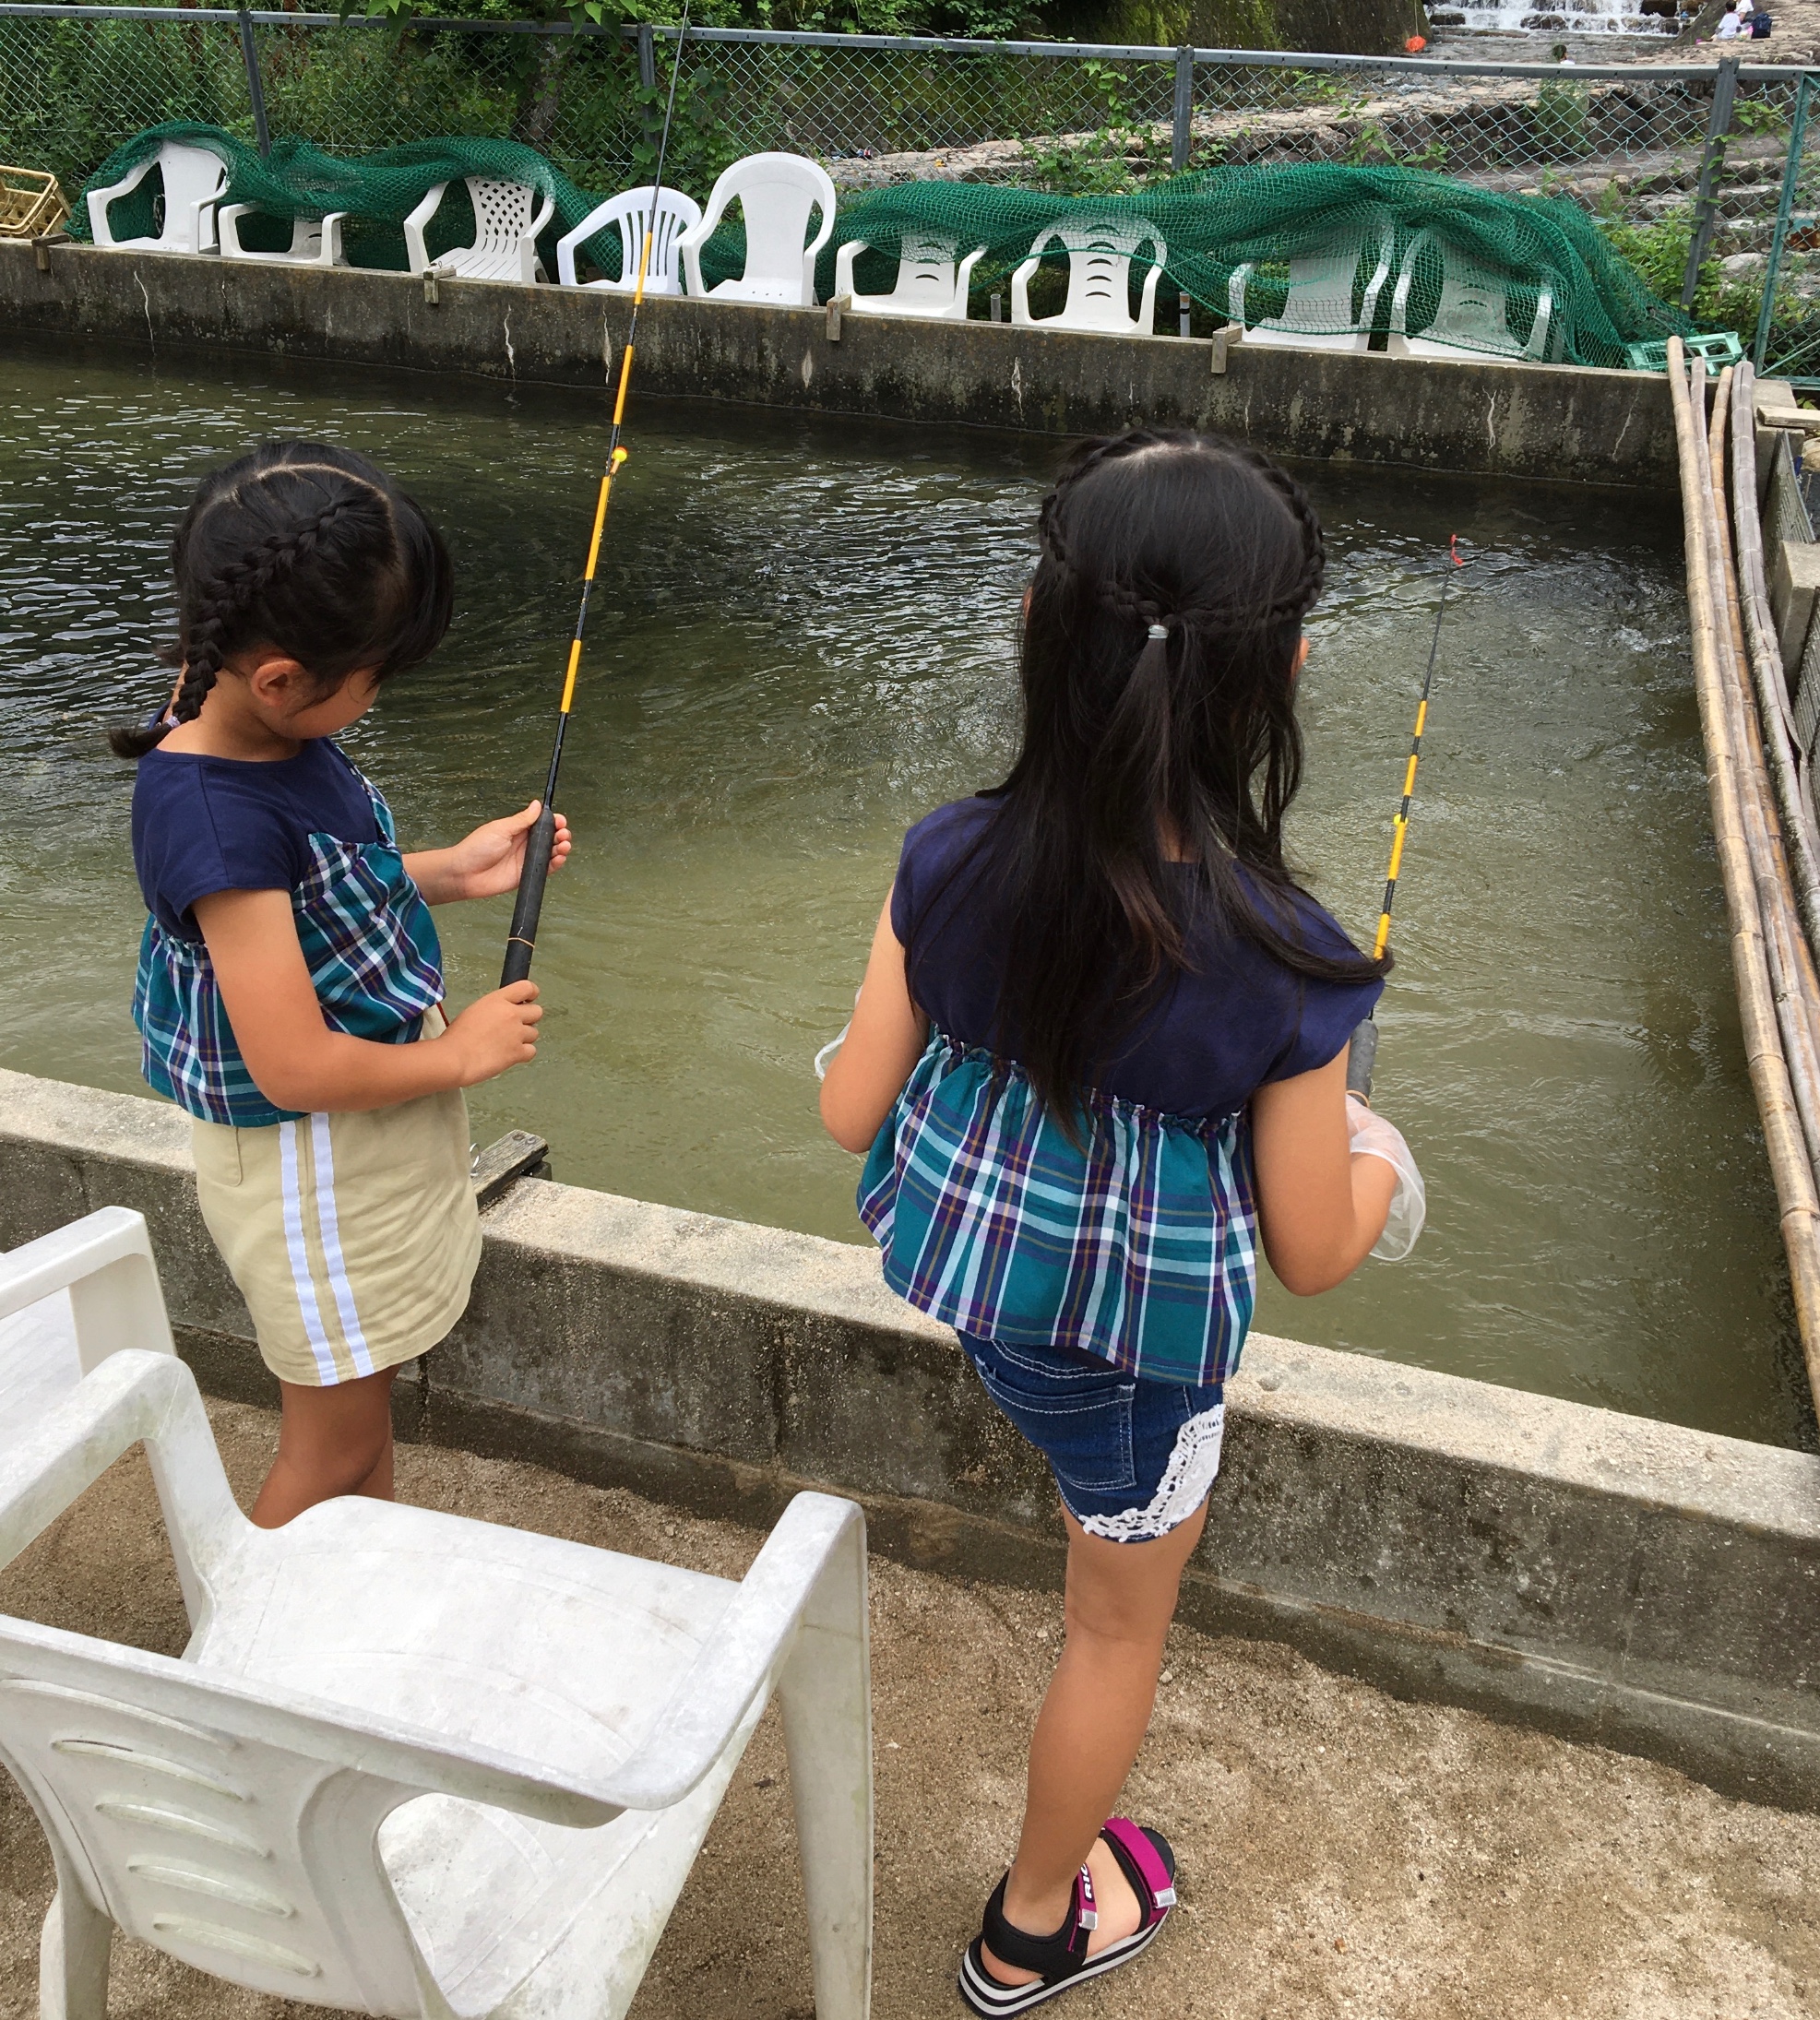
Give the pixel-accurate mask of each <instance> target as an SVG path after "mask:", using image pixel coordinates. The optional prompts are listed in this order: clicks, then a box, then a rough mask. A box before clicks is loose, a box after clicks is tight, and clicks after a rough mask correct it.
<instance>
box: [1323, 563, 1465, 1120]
mask: <svg viewBox="0 0 1820 2020" xmlns="http://www.w3.org/2000/svg"><path fill="white" fill-rule="evenodd" d="M1447 556H1448V559H1449V560H1450V561H1451V562H1452V563H1453V567H1451V568H1449V569H1448V570H1447V572H1446V574H1445V575H1444V576H1442V577H1441V600H1440V602H1439V603H1438V604H1437V605H1436V606H1435V611H1434V636H1433V638H1432V639H1431V640H1430V641H1429V647H1428V671H1426V672H1425V673H1424V674H1423V675H1422V699H1421V700H1420V701H1419V702H1418V703H1417V704H1416V728H1415V734H1414V736H1412V737H1411V738H1410V763H1409V768H1408V769H1407V770H1406V771H1405V772H1404V774H1403V803H1402V805H1401V806H1399V807H1398V809H1397V818H1396V819H1395V820H1394V821H1392V823H1391V824H1390V869H1389V872H1388V873H1387V874H1386V877H1385V881H1384V907H1383V909H1382V910H1381V911H1380V912H1379V913H1378V915H1377V936H1376V938H1375V939H1374V941H1373V942H1372V959H1373V960H1374V961H1375V960H1378V959H1381V958H1382V957H1383V954H1384V950H1385V948H1386V947H1387V946H1388V945H1390V909H1391V907H1392V906H1393V905H1394V904H1395V903H1396V902H1397V878H1398V873H1400V872H1401V870H1402V867H1403V844H1404V842H1405V841H1406V840H1407V839H1408V838H1409V833H1410V805H1411V803H1412V802H1413V801H1414V799H1415V793H1416V766H1418V765H1419V764H1420V763H1421V762H1422V731H1424V730H1425V729H1426V728H1427V727H1428V697H1429V695H1430V694H1431V693H1432V692H1433V687H1434V661H1435V659H1436V656H1437V655H1438V654H1439V652H1440V650H1441V621H1442V619H1443V618H1444V617H1445V616H1446V614H1447V591H1448V590H1449V589H1450V588H1452V587H1453V583H1454V569H1455V568H1464V567H1465V566H1466V561H1465V557H1464V556H1463V555H1462V554H1461V553H1460V537H1459V535H1458V534H1457V533H1449V534H1448V535H1447ZM1376 1063H1377V1019H1376V1016H1375V1014H1374V1015H1373V1016H1369V1017H1367V1018H1366V1019H1365V1021H1364V1022H1363V1023H1362V1024H1361V1025H1360V1026H1359V1027H1358V1028H1357V1029H1356V1030H1355V1031H1354V1032H1353V1034H1352V1042H1351V1044H1350V1046H1349V1047H1348V1048H1347V1053H1346V1085H1347V1087H1348V1089H1349V1090H1350V1092H1351V1093H1354V1094H1360V1095H1362V1096H1363V1097H1364V1098H1365V1099H1366V1100H1368V1101H1369V1100H1370V1099H1371V1098H1372V1068H1373V1067H1374V1065H1375V1064H1376Z"/></svg>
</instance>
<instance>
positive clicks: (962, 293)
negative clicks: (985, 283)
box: [954, 245, 986, 315]
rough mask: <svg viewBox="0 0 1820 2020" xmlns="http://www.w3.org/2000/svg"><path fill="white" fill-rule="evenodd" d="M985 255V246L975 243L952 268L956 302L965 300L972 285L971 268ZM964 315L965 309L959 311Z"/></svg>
mask: <svg viewBox="0 0 1820 2020" xmlns="http://www.w3.org/2000/svg"><path fill="white" fill-rule="evenodd" d="M985 256H986V248H985V247H984V246H983V245H976V246H975V247H974V248H973V250H972V251H971V252H970V253H969V254H968V255H967V257H966V258H965V259H963V260H962V261H961V263H960V265H959V266H958V267H956V268H955V270H954V298H955V300H956V301H957V302H963V303H964V302H965V301H966V300H967V295H968V291H969V289H970V288H971V287H972V285H973V269H974V267H977V266H978V265H979V264H980V262H981V260H982V259H984V258H985ZM961 313H962V314H963V315H965V313H966V311H965V310H964V309H963V310H962V312H961Z"/></svg>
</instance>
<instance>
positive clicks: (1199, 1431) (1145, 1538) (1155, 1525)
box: [1076, 1402, 1226, 1543]
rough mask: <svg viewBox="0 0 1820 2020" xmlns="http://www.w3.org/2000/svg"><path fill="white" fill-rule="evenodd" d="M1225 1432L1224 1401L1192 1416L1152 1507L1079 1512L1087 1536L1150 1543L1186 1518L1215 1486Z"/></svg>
mask: <svg viewBox="0 0 1820 2020" xmlns="http://www.w3.org/2000/svg"><path fill="white" fill-rule="evenodd" d="M1225 1435H1226V1405H1225V1404H1224V1402H1219V1403H1216V1404H1215V1405H1214V1406H1213V1408H1211V1409H1207V1410H1203V1411H1202V1412H1201V1414H1200V1415H1199V1416H1198V1417H1191V1418H1189V1420H1187V1422H1186V1423H1184V1425H1183V1427H1182V1429H1181V1430H1180V1431H1178V1432H1176V1434H1175V1449H1174V1451H1173V1452H1172V1453H1171V1454H1170V1456H1169V1464H1168V1466H1167V1467H1165V1468H1164V1469H1163V1477H1162V1479H1161V1481H1160V1483H1159V1485H1158V1487H1157V1491H1156V1492H1155V1493H1154V1494H1153V1495H1152V1496H1151V1497H1150V1504H1149V1506H1148V1508H1121V1509H1120V1510H1119V1512H1118V1513H1117V1514H1116V1515H1080V1516H1077V1518H1076V1519H1077V1521H1078V1522H1079V1523H1080V1526H1081V1527H1082V1528H1083V1529H1085V1530H1086V1531H1087V1533H1088V1535H1089V1536H1100V1537H1104V1538H1105V1539H1106V1540H1107V1541H1108V1542H1109V1543H1149V1542H1153V1541H1154V1540H1155V1539H1157V1538H1158V1537H1160V1536H1167V1535H1168V1534H1169V1532H1170V1531H1171V1530H1172V1529H1173V1528H1178V1527H1180V1526H1181V1525H1182V1524H1183V1523H1184V1522H1185V1521H1187V1519H1188V1517H1189V1516H1190V1515H1193V1514H1194V1512H1195V1509H1196V1508H1198V1507H1199V1506H1200V1504H1201V1503H1202V1502H1204V1501H1205V1500H1206V1499H1207V1495H1208V1494H1209V1493H1211V1492H1212V1491H1213V1482H1214V1479H1215V1477H1216V1476H1217V1475H1218V1473H1219V1447H1220V1444H1221V1441H1222V1440H1223V1439H1224V1437H1225Z"/></svg>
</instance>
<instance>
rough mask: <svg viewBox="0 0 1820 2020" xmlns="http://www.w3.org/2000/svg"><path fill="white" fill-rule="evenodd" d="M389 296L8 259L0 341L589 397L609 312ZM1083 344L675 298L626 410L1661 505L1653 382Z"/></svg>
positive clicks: (1663, 467)
mask: <svg viewBox="0 0 1820 2020" xmlns="http://www.w3.org/2000/svg"><path fill="white" fill-rule="evenodd" d="M438 292H439V300H438V301H436V302H435V303H430V302H428V301H426V300H425V299H424V291H423V284H422V281H421V280H417V279H411V278H410V276H408V275H404V274H386V273H373V272H366V271H362V270H357V269H338V270H330V271H324V270H321V269H315V268H309V267H269V266H260V265H257V264H252V263H244V262H232V263H224V262H222V261H221V260H219V259H188V258H182V257H175V256H172V255H155V254H153V255H137V254H127V253H108V252H98V251H97V250H95V249H94V248H93V247H92V246H83V245H59V246H56V247H55V248H54V249H53V250H52V251H51V252H50V254H49V255H48V263H47V269H46V270H43V271H41V270H40V268H39V267H38V263H37V260H36V258H35V256H34V254H33V249H32V247H31V246H30V245H29V244H24V243H22V242H15V243H13V244H6V242H0V328H5V329H7V330H11V331H15V332H18V333H19V334H21V335H25V336H30V337H35V338H38V339H49V340H51V341H54V342H55V343H57V344H59V345H67V344H69V343H70V342H71V341H73V340H80V339H100V340H103V341H105V342H108V343H113V344H119V343H125V344H130V345H136V346H141V347H148V348H150V349H152V350H154V351H157V350H161V349H164V348H165V347H167V346H168V347H170V348H172V349H173V350H184V349H187V350H197V349H199V350H205V351H242V352H246V351H250V352H256V353H260V354H266V355H278V356H281V357H288V358H303V359H312V360H317V361H323V362H340V363H350V364H361V365H366V366H372V365H393V366H400V367H404V368H407V369H410V370H415V371H430V372H438V373H460V374H470V375H474V376H479V377H483V378H489V379H494V380H501V379H503V380H506V381H509V382H512V383H515V384H516V383H519V382H523V383H526V384H529V383H537V384H541V385H552V386H586V387H589V388H590V389H593V390H597V391H601V393H603V394H604V392H605V390H606V387H607V382H608V376H609V370H610V368H611V366H612V364H613V361H614V360H615V359H616V358H617V356H618V352H619V348H620V346H621V344H622V343H623V342H624V340H625V326H626V321H627V316H628V313H629V308H628V304H627V303H626V302H625V299H624V298H623V297H620V296H616V295H604V294H596V293H591V292H589V291H586V290H582V289H573V288H549V287H539V288H526V287H516V286H506V285H503V284H499V285H495V284H493V283H478V282H473V281H451V280H445V281H443V282H442V283H441V285H440V288H439V291H438ZM1220 350H1221V351H1222V352H1223V353H1224V355H1225V369H1224V371H1223V373H1221V374H1217V373H1216V371H1215V365H1216V362H1218V361H1217V356H1216V347H1215V345H1214V344H1213V343H1211V342H1207V341H1204V340H1199V339H1180V338H1172V337H1140V338H1117V337H1094V336H1077V335H1066V334H1058V333H1056V332H1054V331H1046V330H1041V329H1013V328H1012V327H1009V326H1008V325H1005V324H993V323H935V322H908V321H901V320H888V319H884V318H879V317H867V316H855V315H848V316H844V317H843V318H841V323H840V336H839V339H838V340H833V341H831V340H830V339H829V337H828V318H827V315H826V314H825V313H824V312H823V311H821V310H819V309H814V310H811V309H771V308H759V307H753V306H749V305H744V304H738V305H735V304H726V303H715V302H710V301H697V300H691V299H684V298H683V297H654V298H653V299H652V300H650V301H648V302H647V303H645V306H644V310H643V316H642V321H641V323H640V326H639V341H638V390H639V391H640V392H644V393H658V394H669V395H684V396H697V397H707V398H717V399H726V400H736V401H743V402H750V403H755V404H759V405H764V406H771V407H784V408H791V409H797V410H819V411H824V412H830V413H841V414H867V415H874V416H884V417H888V418H895V419H899V420H907V421H922V422H965V423H972V424H977V425H981V426H987V427H993V428H1011V429H1023V430H1030V431H1035V432H1039V433H1042V434H1057V435H1079V434H1099V433H1103V432H1106V431H1108V430H1112V429H1117V428H1122V427H1124V425H1125V424H1126V423H1127V422H1131V421H1136V420H1147V421H1150V422H1157V423H1159V424H1170V425H1176V426H1194V427H1208V428H1217V429H1219V430H1221V431H1223V432H1225V433H1227V434H1234V435H1238V436H1242V437H1243V438H1244V439H1246V440H1248V441H1255V442H1256V443H1257V444H1258V446H1261V447H1264V448H1267V449H1269V450H1270V451H1272V452H1273V453H1274V454H1277V455H1282V456H1295V457H1321V458H1325V459H1326V460H1328V461H1333V462H1340V463H1373V464H1389V465H1400V466H1404V467H1409V468H1414V469H1432V470H1453V471H1460V472H1467V473H1472V474H1479V475H1497V476H1505V477H1527V478H1548V479H1555V480H1570V481H1576V482H1580V483H1590V484H1606V485H1672V484H1673V482H1674V481H1675V469H1676V464H1675V450H1674V429H1673V417H1672V413H1671V408H1670V404H1669V396H1668V385H1667V381H1666V380H1665V379H1663V378H1662V377H1661V376H1660V375H1659V374H1646V373H1636V372H1601V371H1593V370H1590V369H1586V368H1583V367H1580V366H1576V365H1504V364H1492V363H1482V364H1481V363H1478V362H1452V361H1436V360H1429V359H1398V358H1389V357H1386V356H1382V355H1377V354H1363V353H1358V352H1344V351H1300V350H1288V349H1284V348H1282V347H1279V346H1266V345H1253V346H1246V345H1244V344H1237V345H1234V346H1232V347H1231V350H1230V351H1225V347H1223V346H1221V347H1220Z"/></svg>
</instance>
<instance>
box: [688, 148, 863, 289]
mask: <svg viewBox="0 0 1820 2020" xmlns="http://www.w3.org/2000/svg"><path fill="white" fill-rule="evenodd" d="M833 190H834V185H833V184H832V183H831V182H830V181H829V179H828V175H827V170H825V169H822V168H819V167H817V166H816V164H815V162H814V161H808V160H803V158H802V157H801V156H799V155H794V154H753V155H748V156H747V157H746V159H745V160H743V161H735V162H734V163H733V165H732V168H730V169H728V170H727V171H726V172H725V173H724V174H723V175H722V176H721V177H720V180H719V181H718V182H717V183H716V184H715V185H714V192H713V195H712V196H710V197H709V198H708V215H709V216H710V217H713V218H717V219H718V218H719V217H720V216H721V215H722V214H724V212H725V211H726V209H727V207H728V206H729V205H730V204H731V203H732V200H733V198H734V197H735V196H737V197H738V198H739V201H740V208H741V210H742V211H743V215H744V219H745V272H744V273H743V275H742V277H741V278H742V279H744V280H748V281H750V280H788V281H792V282H794V281H797V280H799V279H801V277H802V273H803V247H804V246H805V245H806V244H808V242H809V219H810V216H811V214H812V213H813V212H814V211H815V210H817V209H819V210H820V211H821V213H822V222H823V223H824V224H826V223H827V222H828V220H830V219H831V218H832V217H833V215H834V194H833Z"/></svg>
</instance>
